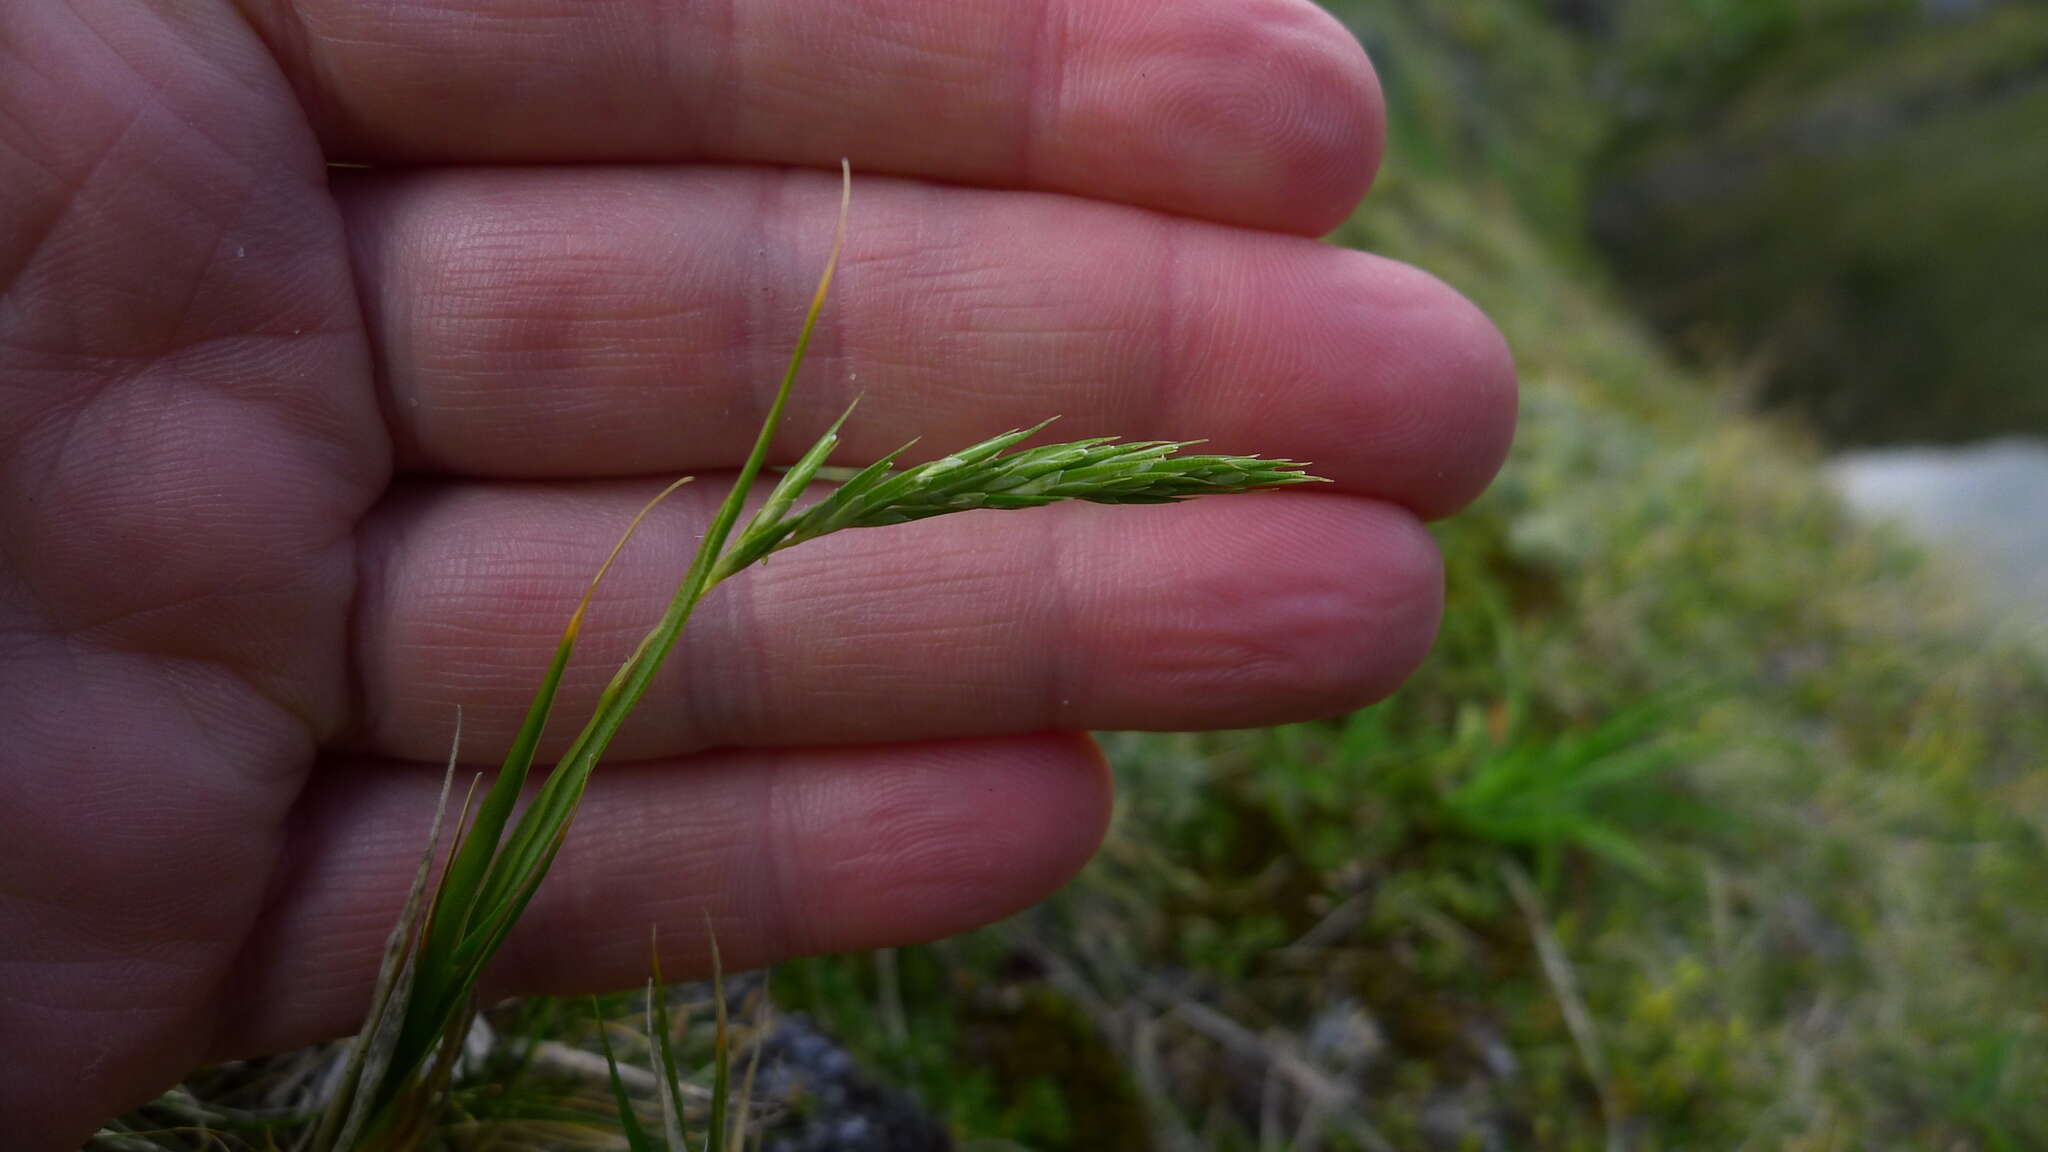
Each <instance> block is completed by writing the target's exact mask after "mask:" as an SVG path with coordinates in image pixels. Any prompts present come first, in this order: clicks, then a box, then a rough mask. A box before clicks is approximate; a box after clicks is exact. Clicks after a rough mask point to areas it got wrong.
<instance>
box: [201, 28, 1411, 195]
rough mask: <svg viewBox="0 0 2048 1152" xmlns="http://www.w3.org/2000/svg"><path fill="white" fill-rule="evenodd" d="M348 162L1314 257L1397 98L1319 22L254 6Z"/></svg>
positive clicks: (1339, 32)
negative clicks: (576, 170)
mask: <svg viewBox="0 0 2048 1152" xmlns="http://www.w3.org/2000/svg"><path fill="white" fill-rule="evenodd" d="M240 3H241V4H242V6H243V8H244V9H245V11H247V12H248V13H249V15H250V17H251V19H252V20H253V22H254V23H255V24H256V25H257V26H258V28H259V30H260V31H261V32H262V33H263V35H264V37H265V39H266V40H267V41H268V42H269V43H270V45H271V47H272V51H273V53H274V54H275V55H276V56H277V57H278V59H279V60H280V62H281V63H282V64H283V65H284V67H285V70H286V72H287V73H288V74H289V75H290V76H291V78H292V81H293V84H294V85H295V86H296V88H297V89H298V91H299V93H300V96H301V99H302V101H303V102H304V103H305V105H306V107H307V110H308V112H309V114H310V115H311V117H312V119H313V122H314V124H315V127H316V128H317V129H318V131H319V133H320V135H321V138H322V140H323V142H324V143H325V145H326V147H327V150H328V154H329V157H330V158H332V159H337V160H364V161H372V162H398V163H439V162H494V163H507V162H562V161H607V162H633V161H680V160H714V161H724V162H745V163H773V164H793V165H836V164H837V162H838V159H839V158H840V157H841V156H850V157H852V159H853V161H854V164H855V165H856V167H859V168H862V169H865V170H867V171H870V172H883V173H891V174H896V175H904V176H917V177H926V178H932V179H940V180H947V181H953V182H958V183H967V184H980V185H987V186H996V187H1012V188H1033V189H1039V190H1045V191H1056V192H1066V193H1071V194H1075V195H1080V196H1088V197H1093V198H1098V199H1105V200H1116V201H1121V202H1125V203H1130V204H1137V205H1142V206H1145V207H1150V208H1158V209H1162V210H1166V211H1171V212H1176V213H1181V214H1185V215H1190V216H1198V217H1203V218H1207V219H1213V220H1218V221H1222V222H1225V223H1232V224H1242V225H1248V226H1252V227H1260V228H1269V229H1275V230H1283V231H1291V232H1301V233H1307V234H1320V233H1322V232H1325V231H1328V230H1329V229H1330V228H1332V227H1334V226H1335V225H1336V224H1337V223H1339V222H1340V221H1342V220H1343V218H1344V217H1345V216H1346V215H1347V214H1348V213H1349V212H1350V211H1351V210H1352V208H1353V207H1354V206H1355V205H1356V204H1357V201H1358V199H1359V198H1360V197H1361V196H1363V195H1364V193H1365V190H1366V187H1367V185H1368V184H1369V183H1370V181H1371V178H1372V174H1373V171H1374V169H1375V167H1376V165H1377V163H1378V158H1379V152H1380V144H1381V137H1382V134H1383V132H1382V129H1383V124H1382V117H1381V105H1380V94H1379V88H1378V84H1377V82H1376V80H1375V79H1374V76H1373V71H1372V67H1371V65H1370V64H1369V63H1368V62H1367V61H1366V57H1365V52H1364V50H1363V49H1361V48H1360V47H1359V45H1358V42H1357V41H1356V40H1355V39H1354V38H1353V37H1352V36H1351V35H1350V33H1349V32H1348V31H1346V30H1345V29H1344V28H1343V26H1342V25H1340V24H1338V23H1337V21H1336V20H1335V19H1334V18H1332V17H1331V16H1329V15H1328V14H1327V13H1325V12H1324V11H1322V9H1320V8H1318V7H1316V6H1315V5H1314V4H1312V3H1310V2H1309V0H1249V2H1247V0H1145V2H1138V0H1029V2H1024V0H1017V2H1008V3H965V4H962V3H948V2H943V0H941V2H933V0H866V2H864V3H857V4H853V3H829V4H819V3H815V2H812V0H724V2H723V3H706V2H699V0H438V2H432V3H402V4H366V3H362V2H361V0H240Z"/></svg>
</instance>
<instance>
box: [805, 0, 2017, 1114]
mask: <svg viewBox="0 0 2048 1152" xmlns="http://www.w3.org/2000/svg"><path fill="white" fill-rule="evenodd" d="M1354 18H1355V19H1356V20H1357V22H1358V26H1359V27H1360V29H1361V31H1362V32H1363V34H1364V35H1365V36H1366V38H1367V39H1368V40H1369V41H1370V42H1372V43H1373V45H1374V47H1375V48H1376V49H1377V52H1378V56H1379V58H1380V59H1381V60H1382V61H1385V62H1386V64H1385V66H1384V70H1385V72H1386V76H1387V80H1388V83H1389V87H1390V89H1391V91H1392V94H1393V97H1394V100H1395V106H1396V108H1397V109H1398V110H1400V111H1399V113H1398V120H1397V139H1396V147H1395V150H1394V159H1393V162H1392V165H1391V166H1390V170H1389V173H1388V176H1387V179H1386V181H1385V183H1384V184H1383V186H1382V188H1381V190H1380V193H1379V194H1378V195H1377V196H1376V197H1375V199H1374V201H1373V202H1372V204H1371V205H1370V206H1369V207H1368V208H1367V209H1366V210H1365V212H1364V213H1362V214H1361V215H1360V216H1359V217H1358V218H1357V219H1356V220H1354V221H1353V222H1352V224H1351V225H1350V226H1349V227H1348V228H1347V229H1346V230H1345V232H1344V233H1343V235H1342V237H1341V238H1342V239H1343V240H1344V241H1345V242H1347V243H1354V244H1358V245H1361V246H1365V247H1370V248H1373V249H1375V250H1378V251H1382V252H1386V253H1389V254H1391V255H1394V256H1397V257H1400V258H1403V259H1407V260H1411V261H1414V262H1417V263H1420V264H1423V265H1425V266H1427V267H1429V268H1431V269H1433V270H1436V271H1438V272H1439V273H1441V274H1443V275H1445V276H1446V277H1447V278H1449V279H1450V280H1451V281H1453V282H1454V283H1456V284H1457V285H1458V286H1460V287H1461V288H1462V289H1464V290H1465V291H1467V292H1468V293H1469V294H1471V295H1472V296H1474V297H1475V298H1476V299H1478V300H1479V301H1480V302H1481V303H1482V304H1484V305H1485V306H1486V307H1487V308H1488V309H1489V310H1491V311H1492V312H1493V314H1494V315H1495V316H1496V317H1497V318H1498V319H1499V320H1500V322H1501V323H1502V324H1503V326H1504V327H1505V328H1506V330H1507V332H1508V334H1509V337H1510V340H1511V341H1512V343H1513V344H1514V345H1515V347H1516V348H1517V349H1518V352H1519V355H1520V357H1521V361H1522V366H1523V370H1524V373H1525V377H1526V383H1527V400H1526V405H1525V418H1524V423H1523V431H1522V435H1521V440H1520V443H1519V446H1518V448H1517V451H1516V454H1515V457H1514V460H1513V462H1512V463H1511V465H1510V467H1509V469H1508V471H1507V473H1506V475H1505V477H1504V478H1503V480H1502V482H1501V484H1500V485H1499V486H1498V488H1497V489H1496V490H1495V491H1494V492H1493V493H1492V494H1491V495H1490V496H1489V497H1488V498H1487V499H1486V500H1485V501H1484V502H1483V503H1482V504H1481V506H1480V507H1478V508H1477V509H1475V510H1474V511H1473V512H1471V513H1470V514H1468V515H1466V516H1464V517H1461V518H1460V519H1458V520H1457V521H1454V522H1453V523H1451V524H1449V525H1446V526H1445V527H1444V528H1443V529H1442V530H1441V532H1440V535H1441V538H1442V540H1443V542H1444V544H1445V546H1446V549H1447V551H1448V554H1449V557H1450V572H1451V580H1452V585H1453V590H1452V597H1451V605H1452V607H1451V613H1450V618H1449V620H1448V622H1447V625H1446V633H1445V636H1444V639H1443V643H1442V645H1441V648H1440V651H1439V652H1438V654H1437V655H1436V657H1435V658H1434V659H1433V660H1432V661H1431V663H1430V664H1429V666H1428V667H1427V669H1426V670H1425V671H1424V673H1423V674H1422V675H1421V677H1420V678H1419V679H1418V681H1417V682H1416V683H1415V684H1414V685H1413V686H1411V687H1410V688H1409V689H1408V690H1406V691H1404V692H1403V693H1402V694H1401V695H1400V696H1399V697H1397V698H1396V699H1394V700H1393V701H1391V702H1389V703H1388V704H1386V705H1384V706H1382V707H1380V708H1376V709H1373V710H1370V711H1367V712H1364V713H1361V714H1359V715H1357V716H1354V717H1351V718H1349V719H1347V720H1344V721H1341V722H1337V723H1332V724H1324V725H1311V726H1303V727H1296V728H1289V729H1283V730H1279V731H1273V732H1259V733H1244V734H1237V735H1226V736H1215V737H1130V738H1123V739H1119V740H1118V741H1116V742H1115V743H1114V745H1113V747H1114V750H1115V753H1116V759H1117V763H1118V767H1119V771H1120V773H1121V776H1122V781H1123V785H1124V798H1123V806H1122V811H1121V814H1120V817H1119V821H1118V825H1117V829H1116V833H1115V838H1114V840H1113V842H1112V844H1111V847H1110V849H1109V850H1108V851H1107V852H1106V853H1105V854H1104V857H1103V859H1102V860H1101V861H1100V862H1099V863H1098V864H1097V865H1096V866H1095V867H1094V868H1093V869H1092V870H1091V871H1090V872H1089V873H1088V875H1087V876H1086V877H1085V878H1084V879H1083V880H1082V881H1081V882H1080V883H1079V884H1077V885H1076V886H1075V887H1074V889H1073V890H1071V891H1070V892H1068V893H1067V894H1066V895H1065V896H1064V897H1062V898H1061V900H1059V901H1058V902H1057V903H1056V904H1055V905H1054V906H1052V907H1050V908H1048V909H1045V910H1043V911H1042V912H1040V913H1038V914H1035V915H1033V916H1030V917H1027V918H1025V919H1024V920H1022V921H1020V922H1018V923H1015V924H1011V925H1008V926H1005V927H1003V928H1000V929H997V930H995V931H993V932H991V933H988V934H984V936H982V937H980V938H978V939H975V940H972V941H967V942H956V943H953V944H949V945H944V946H940V947H937V948H933V949H924V950H917V951H914V952H911V953H907V954H905V955H903V956H900V957H897V958H894V959H893V960H892V961H891V962H890V963H891V965H892V968H893V969H897V970H900V971H899V972H898V974H897V976H896V977H895V979H896V981H898V982H901V983H902V984H903V986H904V988H905V989H906V990H905V991H904V992H903V993H901V995H902V997H903V998H904V1000H905V1003H906V1004H907V1007H906V1009H905V1011H907V1012H909V1013H910V1019H911V1020H912V1021H913V1022H914V1024H915V1026H914V1027H911V1028H909V1029H908V1030H907V1032H905V1031H904V1030H898V1031H897V1035H899V1036H901V1035H906V1034H907V1035H908V1037H909V1039H908V1041H907V1042H897V1041H891V1040H890V1039H888V1037H889V1035H890V1033H891V1029H892V1027H893V1026H884V1022H883V1021H880V1020H878V1019H877V1017H876V1010H875V1005H877V1004H881V1003H885V1002H893V1000H894V997H893V996H884V995H883V994H882V993H883V991H884V988H885V983H886V982H882V981H880V980H879V979H878V976H877V969H876V966H875V964H874V962H873V961H871V960H869V959H866V958H853V959H845V960H835V961H824V962H816V963H813V964H810V965H803V966H798V967H797V968H796V969H794V970H792V971H789V972H787V973H785V974H784V976H783V978H782V980H781V981H780V984H779V987H780V988H781V989H782V991H783V992H784V999H785V1001H786V1002H787V1003H789V1004H791V1005H794V1006H798V1007H802V1008H805V1009H808V1010H810V1011H813V1012H816V1013H818V1014H820V1015H821V1016H823V1017H825V1018H826V1019H828V1020H830V1021H832V1022H833V1023H834V1024H835V1025H836V1027H837V1028H838V1029H839V1030H840V1031H841V1032H842V1033H843V1034H845V1035H848V1036H852V1037H857V1038H860V1039H861V1042H862V1044H863V1045H864V1047H865V1049H866V1051H868V1052H869V1053H870V1054H871V1057H872V1059H874V1060H875V1061H876V1062H877V1064H878V1065H879V1066H882V1067H891V1068H895V1069H897V1070H898V1074H899V1075H901V1076H902V1077H904V1078H905V1079H906V1080H907V1081H908V1082H910V1083H913V1084H916V1085H917V1086H919V1087H920V1089H921V1090H922V1091H923V1093H924V1094H925V1095H926V1097H927V1099H929V1100H931V1101H933V1102H935V1103H936V1104H937V1105H938V1106H939V1107H940V1108H942V1109H944V1110H946V1111H948V1113H949V1114H950V1115H951V1116H952V1117H953V1119H954V1120H955V1122H956V1125H957V1126H958V1127H959V1129H960V1130H961V1131H962V1132H964V1133H969V1134H977V1133H978V1134H982V1135H991V1136H993V1135H1001V1136H1004V1137H1006V1138H1009V1139H1012V1140H1017V1141H1020V1142H1022V1143H1023V1144H1025V1145H1028V1146H1031V1147H1040V1148H1052V1147H1072V1148H1098V1147H1100V1148H1108V1147H1116V1148H1145V1147H1156V1148H1168V1147H1214V1148H1237V1147H1243V1148H1251V1147H1288V1146H1292V1145H1290V1144H1289V1143H1288V1141H1289V1140H1293V1139H1295V1138H1296V1137H1297V1136H1298V1135H1299V1134H1300V1132H1301V1130H1302V1127H1303V1125H1304V1124H1306V1125H1308V1126H1309V1127H1311V1128H1319V1129H1320V1130H1321V1131H1322V1132H1323V1133H1325V1134H1326V1135H1328V1136H1330V1137H1332V1138H1334V1139H1335V1141H1336V1142H1335V1144H1334V1146H1339V1147H1360V1148H1370V1147H1398V1148H1410V1147H1425V1146H1435V1147H1450V1148H1457V1147H1473V1148H1489V1147H1500V1148H1598V1147H1619V1146H1625V1147H1633V1148H1646V1149H1647V1148H1686V1147H1692V1148H1734V1147H1739V1146H1747V1147H1789V1148H1814V1149H1822V1148H1857V1147H1905V1146H1912V1147H1954V1148H2020V1147H2034V1146H2044V1145H2048V1103H2044V1101H2043V1099H2042V1097H2041V1094H2040V1093H2039V1091H2038V1086H2039V1085H2040V1084H2041V1083H2043V1082H2044V1077H2048V1014H2044V1008H2048V885H2044V884H2043V882H2042V881H2043V878H2044V877H2048V847H2044V838H2048V770H2044V766H2048V679H2044V677H2043V674H2042V671H2041V670H2040V669H2039V668H2038V667H2036V666H2033V665H2032V664H2030V663H2029V662H2028V659H2027V658H2026V657H2025V656H2024V655H2023V654H2022V653H2020V652H2018V651H2013V650H2007V649H2004V648H2002V647H2001V646H2000V644H1999V642H1998V639H1997V638H1996V637H1993V636H1987V635H1986V634H1985V633H1984V632H1983V630H1982V629H1981V628H1980V627H1979V626H1978V625H1977V624H1976V623H1975V622H1974V620H1973V619H1972V617H1971V615H1970V610H1969V609H1968V607H1967V606H1966V602H1965V601H1964V600H1963V599H1962V598H1961V597H1959V596H1958V595H1957V594H1956V593H1955V591H1954V590H1953V589H1951V588H1949V587H1947V586H1946V585H1945V584H1944V581H1943V578H1942V577H1941V575H1940V574H1939V573H1937V572H1932V571H1929V570H1928V569H1927V566H1926V565H1925V564H1924V563H1923V561H1922V559H1921V558H1920V557H1919V556H1917V555H1916V554H1915V553H1913V552H1912V551H1911V550H1910V549H1909V548H1907V547H1905V546H1904V545H1903V544H1902V543H1901V542H1899V541H1897V540H1893V539H1889V538H1886V537H1884V536H1883V535H1881V534H1877V533H1873V532H1870V531H1867V530H1865V529H1862V528H1860V527H1858V526H1856V525H1854V524H1852V523H1850V522H1849V521H1847V520H1846V519H1845V518H1844V516H1843V514H1842V511H1841V509H1840V508H1839V507H1838V506H1837V504H1836V503H1835V502H1834V501H1833V500H1832V499H1831V498H1830V497H1829V496H1828V495H1827V494H1826V493H1825V492H1824V491H1823V489H1822V487H1821V485H1820V483H1819V482H1818V480H1817V479H1816V476H1815V472H1814V469H1813V462H1814V461H1813V457H1812V450H1811V449H1810V448H1809V447H1808V446H1807V445H1806V444H1805V442H1804V441H1802V440H1800V439H1799V438H1797V437H1796V436H1794V435H1791V434H1789V433H1786V432H1784V431H1782V430H1778V429H1773V428H1771V427H1769V426H1766V425H1762V424H1758V423H1756V422H1754V421H1752V420H1748V419H1744V418H1741V417H1738V416H1734V415H1730V414H1729V413H1727V412H1725V411H1723V410H1722V409H1721V407H1720V406H1719V405H1718V404H1717V402H1716V401H1715V399H1714V397H1715V396H1716V395H1725V389H1719V388H1715V387H1713V386H1712V385H1713V384H1715V383H1716V382H1714V381H1705V380H1702V379H1699V378H1697V377H1695V376H1693V375H1689V374H1688V373H1687V372H1685V371H1683V370H1681V369H1679V368H1677V367H1675V366H1674V364H1673V362H1672V360H1671V359H1670V357H1669V356H1668V355H1667V354H1666V353H1665V352H1664V351H1663V350H1662V349H1661V348H1660V347H1659V345H1658V344H1657V342H1656V341H1655V340H1654V339H1653V338H1652V337H1651V336H1649V335H1648V334H1646V332H1645V330H1644V329H1643V327H1642V326H1641V325H1640V323H1639V322H1638V321H1637V320H1636V319H1635V318H1634V317H1633V316H1632V315H1630V313H1629V312H1628V311H1627V310H1626V309H1624V308H1622V307H1620V306H1619V305H1618V304H1617V299H1616V296H1615V294H1614V293H1613V292H1612V291H1610V290H1609V289H1608V288H1607V287H1605V286H1604V284H1603V282H1602V279H1601V277H1600V276H1599V275H1598V274H1597V273H1596V272H1594V271H1592V270H1591V261H1590V260H1589V258H1588V257H1587V255H1586V253H1585V251H1584V248H1583V246H1582V244H1581V243H1580V242H1579V241H1578V239H1577V235H1576V232H1575V230H1574V229H1573V228H1572V227H1571V226H1570V222H1571V221H1573V220H1574V218H1575V215H1576V213H1577V212H1578V211H1579V206H1580V205H1581V204H1582V203H1583V199H1584V196H1585V193H1584V184H1583V182H1582V181H1583V180H1584V175H1583V173H1584V172H1585V171H1586V168H1585V166H1584V161H1585V158H1586V157H1587V156H1588V155H1589V154H1590V152H1591V151H1592V150H1593V149H1594V148H1596V147H1597V146H1598V144H1599V142H1600V139H1601V134H1602V132H1603V130H1604V126H1603V125H1602V123H1601V122H1600V120H1599V119H1598V117H1599V115H1600V113H1599V111H1598V109H1599V107H1600V105H1599V101H1597V100H1596V99H1595V98H1594V97H1593V95H1592V94H1591V93H1590V92H1588V91H1587V90H1586V89H1585V88H1584V87H1583V86H1582V84H1581V82H1580V80H1579V78H1580V77H1582V76H1584V75H1586V74H1587V73H1588V71H1589V69H1588V68H1587V66H1586V60H1585V59H1584V57H1583V55H1582V53H1583V51H1584V49H1583V48H1581V47H1579V46H1578V45H1576V44H1575V43H1574V42H1573V41H1571V40H1570V39H1568V38H1567V37H1566V36H1564V35H1562V34H1561V33H1560V32H1559V31H1558V30H1557V29H1556V28H1555V27H1554V26H1552V25H1550V24H1548V23H1547V22H1546V21H1545V19H1544V18H1543V17H1542V16H1541V15H1540V14H1539V13H1537V12H1535V11H1534V10H1533V9H1532V8H1530V7H1529V6H1526V5H1518V4H1513V3H1505V2H1493V3H1489V2H1486V0H1462V2H1460V3H1456V4H1430V5H1424V4H1420V3H1417V4H1412V5H1373V6H1370V7H1369V8H1362V9H1361V10H1360V11H1358V12H1356V13H1355V14H1354ZM1077 1052H1079V1053H1091V1052H1092V1053H1094V1054H1095V1055H1093V1056H1091V1057H1087V1058H1083V1059H1076V1058H1075V1053H1077ZM963 1058H964V1060H963ZM963 1063H964V1064H965V1066H967V1067H972V1068H977V1069H979V1070H980V1071H979V1072H977V1073H976V1074H972V1075H967V1076H964V1077H963V1075H962V1074H961V1068H962V1066H963ZM1262 1130H1263V1131H1264V1132H1265V1133H1266V1137H1265V1141H1264V1143H1261V1138H1260V1132H1261V1131H1262ZM1276 1141H1277V1143H1276ZM1301 1146H1307V1144H1306V1143H1305V1142H1304V1143H1303V1144H1302V1145H1301ZM1323 1146H1333V1145H1331V1144H1325V1145H1323Z"/></svg>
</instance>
